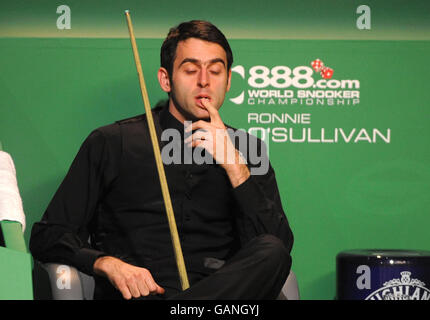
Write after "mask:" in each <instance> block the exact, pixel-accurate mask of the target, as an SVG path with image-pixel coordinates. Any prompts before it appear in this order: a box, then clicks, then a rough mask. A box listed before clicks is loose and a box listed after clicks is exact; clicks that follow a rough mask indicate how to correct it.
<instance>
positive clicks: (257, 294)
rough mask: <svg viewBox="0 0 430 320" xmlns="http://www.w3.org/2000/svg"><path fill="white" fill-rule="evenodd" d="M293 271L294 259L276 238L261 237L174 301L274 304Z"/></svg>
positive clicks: (173, 298) (178, 295) (269, 236)
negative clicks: (270, 301)
mask: <svg viewBox="0 0 430 320" xmlns="http://www.w3.org/2000/svg"><path fill="white" fill-rule="evenodd" d="M290 268H291V257H290V255H289V253H288V252H287V250H286V249H285V246H284V245H283V243H282V242H281V240H279V239H278V238H276V237H275V236H272V235H261V236H258V237H256V238H254V239H253V240H251V241H250V242H248V243H247V244H246V245H245V246H244V247H243V248H242V249H241V250H239V252H238V253H237V254H235V255H234V256H233V257H232V258H231V259H229V260H228V261H226V263H225V265H223V266H222V267H221V268H220V269H219V270H217V271H216V272H214V273H213V274H211V275H210V276H208V277H206V278H204V279H203V280H201V281H199V282H198V283H196V284H194V285H193V286H191V287H190V288H189V289H187V290H185V291H182V292H180V293H178V294H174V295H172V296H170V297H168V299H172V300H202V299H203V300H241V299H242V300H254V299H257V300H274V299H276V298H277V297H278V295H279V293H280V292H281V289H282V286H283V285H284V283H285V281H286V280H287V277H288V274H289V272H290Z"/></svg>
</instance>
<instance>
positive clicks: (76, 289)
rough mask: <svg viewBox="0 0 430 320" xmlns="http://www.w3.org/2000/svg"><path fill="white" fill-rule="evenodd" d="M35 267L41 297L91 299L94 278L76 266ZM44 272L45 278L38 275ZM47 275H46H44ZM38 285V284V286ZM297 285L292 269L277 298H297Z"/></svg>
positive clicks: (50, 265)
mask: <svg viewBox="0 0 430 320" xmlns="http://www.w3.org/2000/svg"><path fill="white" fill-rule="evenodd" d="M35 269H38V270H39V275H38V276H36V278H37V279H35V280H36V281H46V282H49V285H47V288H45V290H48V291H50V292H48V294H45V295H44V297H43V298H42V299H53V300H92V299H93V294H94V286H95V285H94V278H93V277H91V276H88V275H86V274H85V273H82V272H80V271H78V270H77V269H76V268H74V267H71V266H67V265H64V264H58V263H44V264H42V263H39V262H37V261H35ZM40 272H45V273H46V274H45V280H42V278H43V277H41V276H40ZM46 275H47V276H46ZM38 287H40V285H39V286H38ZM35 296H36V298H37V294H35ZM299 298H300V296H299V287H298V284H297V278H296V275H295V274H294V272H293V271H290V274H289V276H288V278H287V281H286V282H285V284H284V286H283V288H282V290H281V292H280V294H279V297H278V300H298V299H299Z"/></svg>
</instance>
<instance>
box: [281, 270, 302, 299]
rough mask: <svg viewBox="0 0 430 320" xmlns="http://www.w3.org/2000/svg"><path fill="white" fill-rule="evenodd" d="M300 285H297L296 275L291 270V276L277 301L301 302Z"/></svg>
mask: <svg viewBox="0 0 430 320" xmlns="http://www.w3.org/2000/svg"><path fill="white" fill-rule="evenodd" d="M299 299H300V293H299V285H298V283H297V278H296V275H295V274H294V272H293V271H292V270H290V274H289V275H288V278H287V280H286V281H285V283H284V286H283V287H282V289H281V292H280V294H279V296H278V298H277V300H299Z"/></svg>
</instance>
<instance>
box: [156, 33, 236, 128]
mask: <svg viewBox="0 0 430 320" xmlns="http://www.w3.org/2000/svg"><path fill="white" fill-rule="evenodd" d="M172 73H173V74H172V77H171V79H172V81H171V83H170V85H169V88H167V90H166V89H165V88H163V85H162V88H163V90H164V91H167V92H170V101H169V110H170V112H171V113H172V114H173V115H174V116H175V117H176V118H178V119H179V120H181V121H184V120H195V119H207V118H209V113H208V111H207V110H206V109H205V108H204V106H203V105H202V102H201V100H202V99H207V101H208V102H209V103H211V104H212V105H213V106H214V107H215V108H216V109H219V108H221V105H222V103H223V102H224V98H225V94H226V92H227V91H228V90H229V89H230V79H231V71H227V56H226V53H225V51H224V49H223V48H222V47H221V46H220V45H219V44H217V43H212V42H208V41H204V40H200V39H196V38H189V39H187V40H185V41H181V42H179V43H178V46H177V49H176V58H175V60H174V62H173V72H172ZM160 83H161V81H160Z"/></svg>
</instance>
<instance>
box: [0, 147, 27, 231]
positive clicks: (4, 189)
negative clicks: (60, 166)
mask: <svg viewBox="0 0 430 320" xmlns="http://www.w3.org/2000/svg"><path fill="white" fill-rule="evenodd" d="M0 220H10V221H18V222H19V223H21V226H22V232H24V230H25V214H24V209H23V206H22V200H21V196H20V194H19V189H18V183H17V181H16V170H15V165H14V163H13V160H12V157H11V156H10V155H9V153H7V152H4V151H0Z"/></svg>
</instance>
